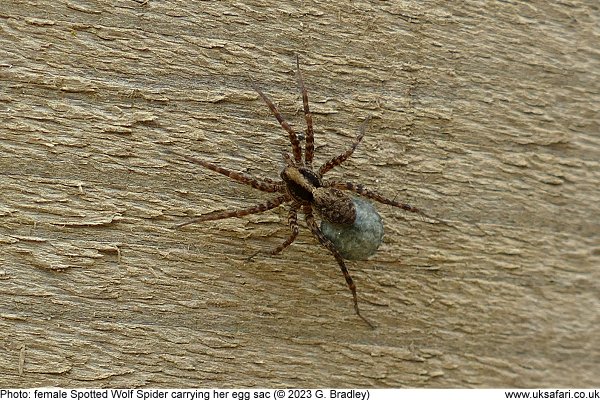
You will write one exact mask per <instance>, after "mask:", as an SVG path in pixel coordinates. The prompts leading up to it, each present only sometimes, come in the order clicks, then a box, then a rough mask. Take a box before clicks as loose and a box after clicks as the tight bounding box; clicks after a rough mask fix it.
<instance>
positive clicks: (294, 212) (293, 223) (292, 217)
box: [271, 203, 298, 255]
mask: <svg viewBox="0 0 600 400" xmlns="http://www.w3.org/2000/svg"><path fill="white" fill-rule="evenodd" d="M288 224H289V226H290V230H291V231H292V232H291V233H290V236H289V237H288V238H287V239H286V240H285V242H283V243H281V244H280V245H279V246H277V248H276V249H274V250H273V251H272V252H271V255H275V254H279V253H281V252H282V251H283V250H285V249H286V248H287V247H288V246H289V245H290V244H292V242H293V241H294V240H296V236H298V205H297V204H296V203H293V204H292V205H291V207H290V211H289V214H288Z"/></svg>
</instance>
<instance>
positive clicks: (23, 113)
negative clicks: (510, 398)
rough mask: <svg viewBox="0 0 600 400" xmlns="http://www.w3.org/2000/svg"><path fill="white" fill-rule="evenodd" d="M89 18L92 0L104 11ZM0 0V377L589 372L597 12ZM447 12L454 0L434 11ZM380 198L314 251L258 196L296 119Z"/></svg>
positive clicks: (598, 172)
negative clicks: (338, 258) (355, 251)
mask: <svg viewBox="0 0 600 400" xmlns="http://www.w3.org/2000/svg"><path fill="white" fill-rule="evenodd" d="M109 3H110V4H111V5H109ZM141 3H142V2H135V1H125V0H121V1H115V2H94V1H85V2H84V1H79V0H70V1H64V2H63V1H59V2H56V1H46V0H43V1H36V2H34V1H28V2H23V1H11V0H9V1H3V2H2V9H1V10H0V137H1V141H0V170H1V172H2V175H1V178H0V179H1V180H0V216H1V218H0V263H1V265H0V339H1V341H0V342H1V343H2V345H1V346H0V386H1V387H7V386H12V387H29V386H40V385H44V386H75V387H89V386H101V387H124V386H140V387H178V386H202V387H215V386H219V387H235V386H244V387H288V386H300V387H314V386H317V387H323V386H325V387H327V386H333V387H352V386H360V387H498V386H518V387H536V386H579V387H581V386H594V385H595V386H598V385H599V384H600V378H599V377H600V334H599V333H598V326H599V325H600V318H599V311H598V310H600V285H599V283H598V282H600V272H599V264H600V234H599V232H600V223H599V217H600V206H599V204H600V201H599V200H600V199H599V198H600V195H599V193H600V190H599V188H598V185H599V183H600V163H599V160H600V150H599V147H600V140H599V137H600V134H599V129H600V127H599V120H600V118H599V117H600V116H599V112H598V109H599V104H600V84H599V82H600V54H599V52H598V49H597V44H598V35H599V27H600V11H599V9H598V6H597V2H596V1H595V0H594V1H592V0H590V1H577V0H570V1H565V2H560V3H556V4H553V3H552V2H541V1H540V2H535V1H534V2H528V3H527V4H508V3H504V2H465V3H463V2H456V5H449V3H448V2H441V1H440V2H428V3H425V2H412V1H390V2H379V1H373V2H367V1H353V2H348V3H347V4H346V3H345V2H333V1H331V2H294V3H292V2H290V3H282V2H278V1H273V2H267V1H260V0H257V1H253V2H238V3H229V2H187V1H160V2H159V1H153V0H150V1H148V2H145V4H141ZM452 4H454V2H453V3H452ZM295 54H299V55H300V57H301V62H302V69H303V71H304V77H305V81H306V85H307V87H308V90H309V97H310V101H311V107H312V109H313V111H314V120H315V127H316V131H317V133H316V141H317V156H316V158H317V160H318V161H324V160H326V159H327V158H329V157H331V156H332V155H335V154H337V153H339V152H341V151H343V150H344V149H345V148H346V147H347V146H348V145H349V143H350V142H351V140H352V138H353V137H354V136H355V135H356V132H357V129H358V127H359V126H360V123H361V121H362V120H363V119H364V118H365V117H366V116H367V115H372V116H373V117H374V119H373V121H372V122H371V124H370V126H369V129H368V132H367V135H366V137H365V139H364V142H363V143H362V144H361V146H360V147H359V150H357V152H356V154H355V156H354V157H353V159H352V160H350V161H348V162H347V164H346V166H345V167H344V168H343V169H341V170H340V171H338V172H337V175H335V176H338V177H341V176H343V177H344V178H345V179H347V180H353V181H356V182H361V183H363V184H365V185H368V186H369V187H371V188H373V189H377V190H378V191H380V192H382V193H384V194H386V195H389V196H391V197H394V196H397V198H398V199H403V200H405V201H407V202H409V203H411V204H412V205H414V206H417V207H420V208H422V209H423V210H425V211H426V212H427V213H428V214H430V215H434V216H437V217H439V218H441V219H444V220H446V221H448V223H449V226H444V225H439V224H432V223H428V222H426V221H423V220H422V219H420V218H418V217H415V216H413V215H407V214H406V213H404V212H402V211H400V210H396V209H392V208H390V207H387V206H380V205H378V208H379V210H380V213H381V214H382V216H383V218H384V221H385V224H386V237H385V242H384V245H383V246H382V247H381V248H380V249H379V251H378V253H377V254H376V255H375V256H374V257H372V258H371V259H370V260H368V261H361V262H350V263H349V267H350V270H351V273H352V274H353V276H354V277H355V279H356V283H357V286H358V294H359V299H360V304H361V307H362V310H363V313H364V314H365V315H366V316H367V317H368V318H369V319H371V320H372V321H373V322H374V323H375V324H377V326H378V327H377V329H376V330H370V329H369V328H368V327H367V326H366V325H365V324H364V323H362V322H361V321H360V320H359V319H358V318H356V316H355V315H354V313H353V310H352V302H351V296H350V293H349V291H348V290H347V288H346V285H345V283H344V280H343V278H342V276H341V273H340V272H339V269H338V267H337V265H336V263H335V260H334V259H333V257H331V255H329V254H328V253H327V252H326V251H325V250H323V249H322V248H320V247H319V246H318V245H317V243H316V241H315V240H314V239H313V238H312V237H311V236H310V234H309V233H308V232H307V229H306V227H305V226H304V225H302V229H301V235H300V237H299V240H298V241H297V243H295V244H294V245H293V246H292V247H290V248H289V249H288V250H287V251H285V252H284V253H283V254H282V255H280V256H277V257H272V258H271V257H266V256H258V257H256V258H255V259H254V261H253V262H250V261H248V260H247V259H248V257H249V256H250V255H252V254H253V253H255V252H256V251H259V250H269V249H271V248H273V247H274V246H276V245H277V244H279V243H280V242H281V241H282V240H283V239H284V238H285V237H286V236H287V234H288V229H287V227H286V218H287V211H286V210H285V209H283V208H282V209H277V210H275V211H272V212H268V213H265V214H261V215H255V216H251V217H248V218H244V219H229V220H224V221H219V222H213V223H205V224H202V225H195V226H190V227H186V228H185V229H182V230H179V231H177V230H173V229H172V226H173V224H175V223H177V222H181V221H183V220H185V219H186V218H189V217H190V216H193V215H197V214H200V213H203V212H206V211H211V210H216V209H225V208H236V207H238V208H239V207H245V206H248V205H252V204H255V203H257V202H260V201H262V200H265V199H267V198H268V197H269V196H267V195H266V194H264V193H260V192H257V191H254V190H253V189H251V188H248V187H244V186H241V185H238V184H235V183H233V182H231V181H230V180H228V179H227V178H225V177H223V176H220V175H217V174H215V173H212V172H210V171H205V170H202V169H201V168H199V167H197V166H194V165H191V164H189V163H188V162H185V161H183V160H181V158H178V157H176V156H173V155H172V154H171V153H170V152H172V151H174V152H180V153H184V154H190V155H194V156H196V157H201V158H203V159H206V160H211V161H213V162H217V163H219V164H220V165H223V166H226V167H228V168H232V169H237V170H240V171H246V172H248V173H252V174H254V175H257V176H268V177H271V178H277V175H278V173H279V169H280V166H281V164H282V160H281V152H282V151H285V150H287V149H288V148H289V147H288V146H289V145H288V143H287V138H286V135H285V133H284V131H283V130H282V129H281V128H280V127H279V126H278V124H277V122H276V121H275V119H274V118H273V117H272V116H271V115H270V114H269V111H268V109H267V107H266V106H265V105H264V103H263V102H262V101H261V100H260V99H259V98H258V95H257V94H256V93H255V92H254V91H253V90H252V87H251V85H252V82H254V83H256V84H257V85H259V86H260V87H261V88H262V89H263V90H264V91H265V92H266V93H268V94H269V95H270V96H271V97H272V98H273V100H274V101H275V102H276V104H277V105H278V106H279V107H280V108H281V110H282V112H283V113H284V114H285V115H286V116H287V117H288V119H289V121H290V123H292V124H293V125H294V126H296V127H297V128H298V129H299V130H302V129H303V127H304V125H303V118H302V112H301V101H300V97H299V95H298V91H297V84H296V79H295V75H294V73H295V62H294V61H295V59H294V57H295Z"/></svg>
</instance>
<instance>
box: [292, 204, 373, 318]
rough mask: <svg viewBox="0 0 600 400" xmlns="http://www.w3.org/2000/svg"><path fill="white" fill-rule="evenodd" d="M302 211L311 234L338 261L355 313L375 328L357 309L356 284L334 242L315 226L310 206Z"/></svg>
mask: <svg viewBox="0 0 600 400" xmlns="http://www.w3.org/2000/svg"><path fill="white" fill-rule="evenodd" d="M302 212H303V213H304V216H305V219H306V224H307V225H308V227H309V229H310V231H311V232H312V234H313V235H314V236H315V237H316V238H317V240H318V241H319V243H321V245H322V246H323V247H325V248H326V249H327V250H329V252H330V253H331V254H333V256H334V257H335V259H336V261H337V262H338V264H339V266H340V269H341V270H342V274H344V279H346V284H347V285H348V288H349V289H350V291H351V292H352V299H353V300H354V311H356V315H358V316H359V317H360V318H361V319H362V320H363V321H365V322H366V323H367V325H369V326H370V327H371V328H372V329H375V326H374V325H373V324H372V323H371V322H370V321H369V320H368V319H366V318H365V317H363V316H362V315H361V313H360V310H359V309H358V296H357V295H356V285H355V284H354V280H353V279H352V276H350V272H348V268H346V264H345V263H344V259H343V258H342V256H341V255H340V253H339V252H338V251H337V249H336V248H335V246H334V244H333V243H331V241H330V240H329V239H327V238H326V237H325V235H324V234H323V232H321V230H320V229H319V227H318V226H317V223H316V222H315V217H314V215H313V213H312V209H311V208H310V206H305V207H303V208H302Z"/></svg>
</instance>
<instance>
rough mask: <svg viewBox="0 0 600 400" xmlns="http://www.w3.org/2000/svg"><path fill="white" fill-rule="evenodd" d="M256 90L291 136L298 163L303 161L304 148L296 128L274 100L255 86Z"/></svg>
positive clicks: (295, 158)
mask: <svg viewBox="0 0 600 400" xmlns="http://www.w3.org/2000/svg"><path fill="white" fill-rule="evenodd" d="M254 90H256V92H257V93H258V94H259V95H260V97H262V99H263V100H264V101H265V103H267V106H269V108H270V109H271V112H272V113H273V115H274V116H275V118H277V121H279V124H280V125H281V127H282V128H283V129H285V131H286V132H287V133H288V135H289V136H290V142H291V143H292V151H293V152H294V160H296V162H297V163H301V162H302V149H301V148H300V141H299V140H298V135H296V132H294V130H293V129H292V127H291V126H290V125H289V124H288V123H287V122H286V120H285V119H283V116H282V115H281V113H280V112H279V110H278V109H277V107H275V104H273V102H272V101H271V100H270V99H269V98H268V97H267V96H266V95H265V94H264V93H263V92H262V91H261V90H260V89H259V88H257V87H256V86H254Z"/></svg>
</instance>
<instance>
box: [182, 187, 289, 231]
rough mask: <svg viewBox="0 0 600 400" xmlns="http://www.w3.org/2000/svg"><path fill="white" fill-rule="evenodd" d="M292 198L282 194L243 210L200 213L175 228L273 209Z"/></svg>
mask: <svg viewBox="0 0 600 400" xmlns="http://www.w3.org/2000/svg"><path fill="white" fill-rule="evenodd" d="M289 200H290V196H289V195H287V194H284V195H281V196H279V197H276V198H274V199H271V200H267V201H265V202H264V203H261V204H257V205H255V206H252V207H248V208H244V209H241V210H233V211H227V210H220V211H212V212H209V213H206V214H203V215H200V216H199V217H196V218H194V219H191V220H189V221H186V222H182V223H179V224H177V225H175V228H181V227H182V226H186V225H189V224H195V223H197V222H204V221H214V220H217V219H225V218H231V217H238V218H239V217H243V216H246V215H250V214H258V213H261V212H264V211H267V210H271V209H273V208H275V207H277V206H279V205H281V204H283V203H285V202H286V201H289Z"/></svg>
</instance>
